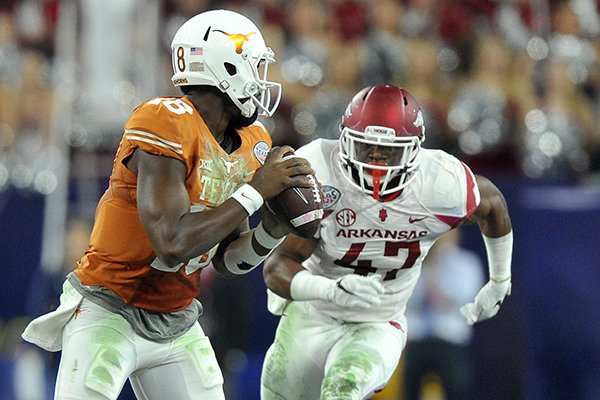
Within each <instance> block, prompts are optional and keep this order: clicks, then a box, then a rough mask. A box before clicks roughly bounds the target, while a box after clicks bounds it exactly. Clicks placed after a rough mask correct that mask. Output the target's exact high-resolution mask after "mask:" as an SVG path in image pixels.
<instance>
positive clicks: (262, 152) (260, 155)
mask: <svg viewBox="0 0 600 400" xmlns="http://www.w3.org/2000/svg"><path fill="white" fill-rule="evenodd" d="M270 150H271V149H270V148H269V145H268V144H267V143H266V142H258V143H256V144H255V145H254V149H253V151H254V155H255V156H256V158H257V159H258V161H259V162H260V163H261V164H263V165H264V164H265V161H266V160H267V156H268V155H269V151H270Z"/></svg>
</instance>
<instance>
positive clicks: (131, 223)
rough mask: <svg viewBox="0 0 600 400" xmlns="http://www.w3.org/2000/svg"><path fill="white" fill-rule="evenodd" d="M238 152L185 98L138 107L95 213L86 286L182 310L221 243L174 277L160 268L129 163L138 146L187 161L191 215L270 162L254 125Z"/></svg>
mask: <svg viewBox="0 0 600 400" xmlns="http://www.w3.org/2000/svg"><path fill="white" fill-rule="evenodd" d="M238 134H239V136H240V138H241V145H240V147H239V148H238V149H237V150H235V151H234V152H233V153H231V154H227V153H226V152H225V151H224V150H223V149H222V148H221V147H220V146H219V144H218V143H217V141H216V140H215V139H214V137H213V135H212V134H211V133H210V131H209V130H208V127H207V126H206V125H205V123H204V121H203V120H202V117H200V115H199V114H198V112H197V111H196V109H195V108H194V107H193V105H192V103H191V102H190V101H189V100H188V99H187V98H186V97H181V98H167V97H159V98H156V99H153V100H150V101H147V102H145V103H143V104H142V105H140V106H139V107H138V108H136V109H135V110H134V111H133V113H132V115H131V116H130V117H129V120H128V121H127V123H126V125H125V132H124V134H123V138H122V139H121V143H120V145H119V149H118V150H117V155H116V157H115V161H114V166H113V171H112V174H111V176H110V183H109V187H108V189H107V190H106V192H105V193H104V195H103V196H102V198H101V199H100V202H99V204H98V207H97V209H96V219H95V224H94V229H93V231H92V235H91V238H90V244H89V247H88V249H87V250H86V252H85V255H84V256H83V258H82V259H81V262H80V263H79V264H78V266H77V269H76V270H75V272H76V274H77V276H79V278H80V280H81V282H82V283H83V284H85V285H90V286H98V285H99V286H104V287H106V288H108V289H110V290H111V291H113V292H114V293H116V294H117V295H118V296H119V297H120V298H121V299H123V301H125V302H126V303H129V304H131V305H133V306H135V307H138V308H142V309H145V310H150V311H158V312H173V311H179V310H182V309H185V308H186V307H187V306H188V305H189V304H190V303H191V301H192V299H193V298H194V297H196V296H197V295H198V294H199V291H200V268H202V267H204V266H206V265H208V264H209V263H210V259H211V258H212V256H213V255H214V253H215V252H216V246H215V247H214V248H213V249H212V250H211V251H210V252H208V253H207V254H204V255H202V256H200V257H197V258H195V259H193V260H190V261H189V262H187V263H185V264H184V265H183V266H181V268H179V269H178V270H177V272H172V269H171V270H170V271H169V270H167V269H166V268H165V270H164V271H162V270H161V267H164V264H163V263H162V262H161V261H160V260H159V259H158V258H157V257H156V254H155V253H154V251H153V249H152V246H151V244H150V241H149V240H148V238H147V236H146V234H145V232H144V229H143V227H142V223H141V220H140V217H139V214H138V209H137V204H136V201H137V190H136V189H137V180H136V179H137V177H136V175H135V174H134V173H133V172H131V171H130V170H128V169H127V168H126V167H125V165H124V161H125V160H127V159H128V157H129V156H131V155H132V154H133V152H134V151H135V150H136V149H138V148H139V149H140V150H143V151H145V152H148V153H151V154H156V155H161V156H166V157H172V158H175V159H178V160H180V161H182V162H183V163H184V164H185V166H186V170H187V175H186V179H185V186H186V188H187V192H188V195H189V199H190V210H191V211H192V212H193V211H201V210H203V209H205V208H211V207H216V206H218V205H220V204H222V203H223V202H224V201H225V200H227V199H228V198H229V197H231V195H232V194H233V192H234V191H235V190H236V189H237V188H238V186H239V185H240V184H242V183H246V182H249V181H250V180H251V176H252V173H253V172H254V171H255V170H256V169H257V168H259V167H260V166H261V165H262V164H263V163H264V160H265V159H266V156H267V153H268V152H269V150H270V148H271V144H272V143H271V138H270V136H269V134H268V132H267V131H266V130H265V129H264V127H263V126H262V125H261V124H259V123H256V124H254V125H252V126H249V127H246V128H242V129H239V130H238Z"/></svg>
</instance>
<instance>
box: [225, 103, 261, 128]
mask: <svg viewBox="0 0 600 400" xmlns="http://www.w3.org/2000/svg"><path fill="white" fill-rule="evenodd" d="M257 118H258V108H257V109H256V110H254V114H252V115H251V116H249V117H244V116H243V115H241V114H240V116H239V117H237V118H236V119H234V120H231V122H230V123H229V126H230V127H231V128H233V129H239V128H245V127H246V126H250V125H252V124H253V123H255V122H256V120H257Z"/></svg>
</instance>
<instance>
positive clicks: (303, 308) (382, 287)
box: [261, 85, 513, 400]
mask: <svg viewBox="0 0 600 400" xmlns="http://www.w3.org/2000/svg"><path fill="white" fill-rule="evenodd" d="M341 128H342V129H341V135H340V139H339V140H325V139H317V140H315V141H312V142H311V143H309V144H307V145H305V146H303V147H301V148H300V149H298V150H297V151H296V154H297V155H300V156H303V157H306V158H307V159H308V160H309V161H310V162H311V165H312V167H313V168H314V169H315V170H316V173H317V175H316V177H317V179H318V180H319V182H320V183H321V185H322V189H323V194H324V201H323V209H324V212H325V217H324V218H323V220H322V221H321V224H320V227H319V231H318V232H317V234H316V235H315V237H314V238H301V237H298V236H295V235H289V236H287V237H286V239H285V241H284V242H283V243H282V244H281V246H279V247H277V249H275V251H274V252H273V253H272V254H271V256H270V257H269V258H268V259H267V260H266V262H265V268H264V270H263V273H264V277H265V281H266V284H267V287H268V288H269V290H270V292H269V297H268V298H269V310H270V311H271V312H273V313H274V314H277V315H281V318H280V321H279V326H278V327H277V332H276V334H275V340H274V342H273V344H272V345H271V347H270V348H269V350H268V351H267V354H266V357H265V361H264V364H263V369H262V378H261V399H263V400H271V399H286V400H291V399H319V398H320V399H334V398H335V399H357V400H358V399H368V398H371V396H373V394H374V393H375V392H377V391H379V390H381V389H382V388H383V387H384V386H385V385H386V383H387V382H388V380H389V379H390V377H391V376H392V373H393V372H394V370H395V368H396V366H397V365H398V361H399V360H400V356H401V354H402V350H403V348H404V346H405V344H406V340H407V329H410V327H407V321H406V317H405V315H404V314H405V309H406V304H407V302H408V301H409V298H410V296H411V294H412V292H413V289H414V287H415V285H416V282H417V280H418V278H419V275H420V273H421V266H422V263H423V259H424V258H425V256H426V255H427V253H428V251H429V249H430V248H431V246H432V245H433V243H434V242H435V241H436V240H437V239H438V238H439V237H440V236H442V235H443V234H445V233H446V232H448V231H449V230H451V229H454V228H456V227H457V226H458V225H460V224H462V223H464V222H466V221H469V222H477V223H478V225H479V228H480V230H481V233H482V235H483V241H484V243H485V248H486V251H487V256H488V261H489V265H488V266H489V281H488V282H487V283H486V284H485V285H484V286H483V288H482V289H481V290H480V291H479V293H478V294H477V295H476V296H475V299H474V301H473V302H470V303H467V304H466V305H464V306H463V307H461V309H460V312H461V313H462V314H463V316H464V317H465V318H466V322H465V323H468V324H473V323H475V322H478V321H483V320H485V319H488V318H491V317H493V316H494V315H496V313H497V312H498V309H499V308H500V305H501V304H502V301H503V300H504V298H505V296H507V295H508V294H509V293H510V289H511V256H512V245H513V236H512V225H511V221H510V217H509V214H508V210H507V207H506V203H505V201H504V197H503V195H502V193H501V192H500V191H499V190H498V188H497V187H496V186H494V184H493V183H491V182H490V181H489V180H488V179H486V178H484V177H482V176H475V175H474V174H473V173H472V172H471V170H470V168H469V167H468V166H466V165H465V164H464V163H462V162H461V161H459V160H458V159H457V158H455V157H453V156H452V155H450V154H448V153H446V152H444V151H442V150H434V149H426V148H421V143H422V142H423V140H424V139H425V125H424V118H423V112H422V110H421V107H420V106H419V104H418V103H417V101H416V100H415V99H414V97H413V96H412V95H411V94H410V93H409V92H408V91H407V90H405V89H402V88H399V87H396V86H392V85H376V86H371V87H367V88H364V89H363V90H361V91H359V92H358V93H357V94H356V95H355V96H354V98H353V99H352V100H351V101H350V103H349V105H348V107H347V108H346V112H345V113H344V115H343V117H342V126H341ZM457 279H460V277H457ZM408 322H409V323H410V321H408Z"/></svg>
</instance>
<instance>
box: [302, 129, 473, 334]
mask: <svg viewBox="0 0 600 400" xmlns="http://www.w3.org/2000/svg"><path fill="white" fill-rule="evenodd" d="M338 143H339V142H338V141H337V140H324V139H318V140H315V141H313V142H311V143H309V144H307V145H305V146H303V147H301V148H300V149H298V150H297V151H296V154H297V155H299V156H301V157H304V158H306V159H307V160H308V161H310V163H311V165H312V167H313V169H314V170H315V171H316V176H317V179H318V180H319V182H321V184H322V185H323V192H324V208H325V217H324V219H323V221H322V222H321V226H320V228H319V231H318V233H317V235H318V236H319V237H320V241H319V244H318V245H317V248H316V250H315V252H314V253H313V254H312V256H311V257H310V258H309V259H308V260H306V261H305V262H304V263H303V266H304V267H305V268H306V269H308V270H309V271H310V272H311V273H313V274H315V275H322V276H325V277H328V278H331V279H338V278H340V277H341V276H344V275H347V274H352V273H354V274H359V275H373V274H379V275H381V279H382V281H383V284H384V286H385V294H384V295H383V297H382V300H383V301H382V304H381V305H379V306H376V307H372V308H370V309H368V310H351V309H345V308H341V307H338V306H336V305H335V304H333V303H329V302H325V301H314V302H312V304H313V305H314V306H315V308H317V309H318V310H319V311H321V312H323V313H324V314H326V315H329V316H331V317H333V318H336V319H339V320H343V321H348V322H386V321H403V322H404V323H405V318H404V311H405V308H406V304H407V302H408V299H409V298H410V296H411V294H412V292H413V289H414V287H415V285H416V282H417V279H418V277H419V275H420V272H421V264H422V262H423V259H424V258H425V256H426V255H427V252H428V251H429V249H430V248H431V246H432V245H433V243H434V242H435V240H436V239H437V238H438V237H440V236H441V235H442V234H444V233H445V232H447V231H449V230H450V229H452V228H454V227H456V226H458V225H459V224H460V223H461V222H463V221H464V220H465V219H466V218H468V217H469V216H470V215H471V214H472V213H473V212H474V211H475V209H476V207H477V205H478V204H479V200H480V197H479V190H478V188H477V184H476V182H475V179H474V176H473V173H472V172H471V170H470V169H469V168H468V167H467V166H466V165H465V164H464V163H462V162H461V161H459V160H458V159H456V158H455V157H453V156H452V155H450V154H448V153H446V152H444V151H441V150H429V149H421V151H420V152H419V155H418V157H419V168H418V170H417V171H416V177H415V178H414V180H413V181H412V182H411V183H410V184H409V185H408V186H407V187H405V188H404V189H403V190H402V192H401V194H400V195H399V196H397V197H395V198H393V199H391V200H388V201H378V200H375V199H374V198H373V197H372V196H371V195H367V194H365V193H363V192H362V191H360V190H359V189H358V188H356V187H355V186H353V185H352V184H351V183H350V182H348V180H347V179H346V177H345V176H344V172H343V170H342V166H341V165H340V159H339V156H338ZM392 196H393V195H392ZM388 197H389V196H388Z"/></svg>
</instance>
